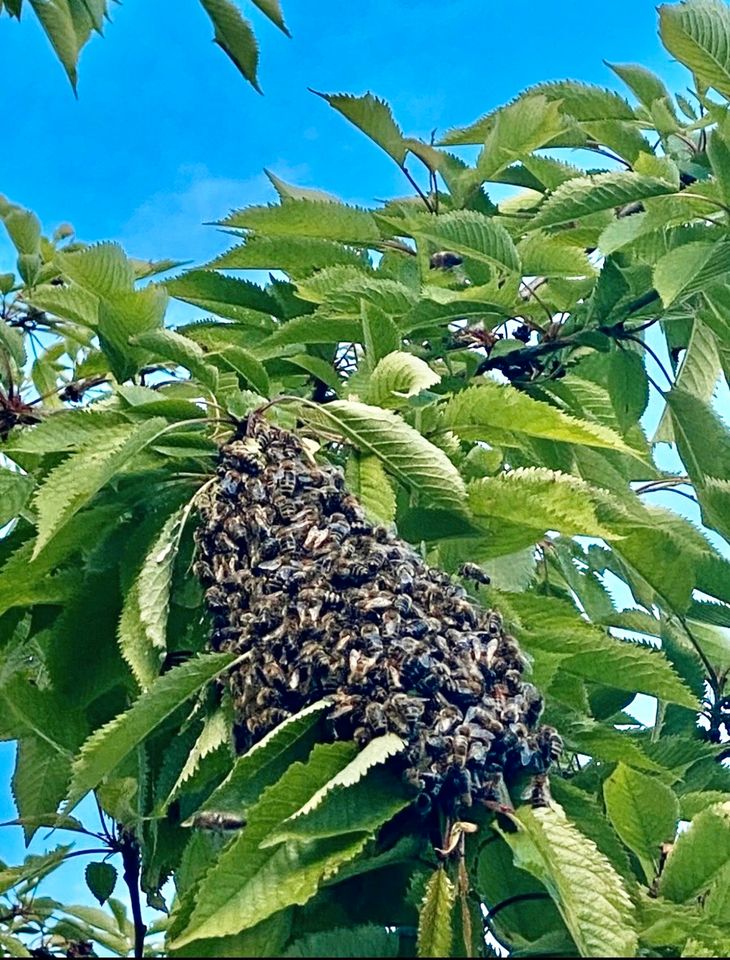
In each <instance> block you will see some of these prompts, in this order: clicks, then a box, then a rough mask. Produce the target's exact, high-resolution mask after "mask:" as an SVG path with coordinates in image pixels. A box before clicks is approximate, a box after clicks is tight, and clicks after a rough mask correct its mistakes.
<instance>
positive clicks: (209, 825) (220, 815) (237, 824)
mask: <svg viewBox="0 0 730 960" xmlns="http://www.w3.org/2000/svg"><path fill="white" fill-rule="evenodd" d="M183 826H184V827H193V828H194V829H197V830H221V831H226V830H241V829H243V827H245V826H246V818H245V817H243V816H240V815H239V814H236V813H230V812H228V811H224V810H200V811H198V813H195V814H193V816H192V817H190V819H189V820H186V821H185V822H184V823H183Z"/></svg>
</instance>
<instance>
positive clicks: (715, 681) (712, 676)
mask: <svg viewBox="0 0 730 960" xmlns="http://www.w3.org/2000/svg"><path fill="white" fill-rule="evenodd" d="M677 619H678V620H679V622H680V623H681V624H682V629H683V630H684V632H685V633H686V634H687V636H688V638H689V641H690V643H691V644H692V646H693V647H694V648H695V650H696V651H697V656H698V657H699V658H700V660H701V661H702V663H703V664H704V667H705V670H706V671H707V681H708V683H709V684H710V686H711V687H712V692H713V693H714V695H715V696H716V697H717V694H718V690H719V689H720V678H719V677H718V675H717V673H716V672H715V668H714V667H713V666H712V664H711V663H710V661H709V660H708V659H707V656H706V654H705V651H704V650H703V649H702V647H701V646H700V644H699V643H698V642H697V639H696V638H695V637H694V636H693V634H692V631H691V630H690V628H689V627H688V626H687V621H686V620H685V619H684V617H682V616H680V615H679V614H678V615H677Z"/></svg>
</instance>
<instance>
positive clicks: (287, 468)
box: [276, 460, 297, 495]
mask: <svg viewBox="0 0 730 960" xmlns="http://www.w3.org/2000/svg"><path fill="white" fill-rule="evenodd" d="M276 480H277V484H278V487H279V489H280V490H281V492H282V493H285V494H289V495H291V494H293V493H294V491H295V490H296V487H297V475H296V473H295V472H294V461H293V460H282V462H281V464H280V465H279V470H278V472H277V474H276Z"/></svg>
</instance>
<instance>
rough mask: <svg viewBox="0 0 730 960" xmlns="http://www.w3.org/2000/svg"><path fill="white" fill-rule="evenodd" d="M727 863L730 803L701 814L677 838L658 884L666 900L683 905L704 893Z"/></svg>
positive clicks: (729, 840) (729, 851) (729, 846)
mask: <svg viewBox="0 0 730 960" xmlns="http://www.w3.org/2000/svg"><path fill="white" fill-rule="evenodd" d="M728 861H730V801H727V802H725V803H719V804H717V805H716V806H714V807H710V808H709V809H707V810H703V811H701V812H700V813H698V814H697V816H696V817H695V818H694V819H693V820H692V823H691V824H690V827H689V829H688V830H685V831H684V832H683V833H681V834H680V835H679V837H678V838H677V842H676V843H675V845H674V849H673V850H672V852H671V853H670V855H669V857H668V858H667V862H666V864H665V866H664V870H663V871H662V875H661V878H660V881H659V892H660V893H661V895H662V896H663V897H666V898H667V900H672V901H674V902H675V903H686V902H687V901H688V900H691V899H693V898H695V897H698V896H700V894H702V893H704V892H705V891H707V890H708V889H709V888H710V886H711V885H712V883H713V881H714V880H715V879H716V878H717V877H719V876H720V875H721V874H722V873H723V872H724V870H725V869H726V867H727V864H728Z"/></svg>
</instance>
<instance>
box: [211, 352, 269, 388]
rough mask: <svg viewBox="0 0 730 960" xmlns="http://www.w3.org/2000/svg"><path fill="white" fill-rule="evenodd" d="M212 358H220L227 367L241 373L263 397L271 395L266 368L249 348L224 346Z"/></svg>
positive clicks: (249, 384) (247, 382) (248, 383)
mask: <svg viewBox="0 0 730 960" xmlns="http://www.w3.org/2000/svg"><path fill="white" fill-rule="evenodd" d="M211 359H214V360H218V359H220V362H222V363H223V365H224V366H225V367H227V368H229V369H231V370H234V371H235V372H236V373H237V374H239V376H241V377H242V378H243V380H244V381H245V382H246V384H247V385H248V386H250V387H251V389H252V390H255V391H256V392H257V393H260V394H261V396H262V397H268V396H269V392H270V390H271V385H270V383H269V375H268V373H267V372H266V368H265V367H264V365H263V364H262V363H261V362H260V360H258V359H257V358H256V357H255V356H254V355H253V354H252V353H249V352H248V350H244V349H243V348H242V347H235V346H231V347H224V348H223V349H221V350H218V351H217V352H216V353H215V354H214V356H213V357H212V358H211Z"/></svg>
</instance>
